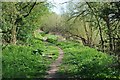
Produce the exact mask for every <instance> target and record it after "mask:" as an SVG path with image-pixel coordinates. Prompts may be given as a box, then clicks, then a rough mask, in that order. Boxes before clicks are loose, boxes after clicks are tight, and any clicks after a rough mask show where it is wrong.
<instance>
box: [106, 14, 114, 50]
mask: <svg viewBox="0 0 120 80" xmlns="http://www.w3.org/2000/svg"><path fill="white" fill-rule="evenodd" d="M106 25H107V28H108V37H109V47H110V48H109V50H110V51H113V47H112V35H111V28H110V22H109V17H108V15H107V16H106Z"/></svg>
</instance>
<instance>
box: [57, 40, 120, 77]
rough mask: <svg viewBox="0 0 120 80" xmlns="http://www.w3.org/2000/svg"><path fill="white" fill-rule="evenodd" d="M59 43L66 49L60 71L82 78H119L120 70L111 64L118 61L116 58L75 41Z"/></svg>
mask: <svg viewBox="0 0 120 80" xmlns="http://www.w3.org/2000/svg"><path fill="white" fill-rule="evenodd" d="M57 45H59V46H61V48H62V49H63V50H64V53H65V55H64V59H63V63H62V65H61V67H60V71H59V72H60V73H63V74H67V76H68V77H82V78H92V77H94V78H95V77H100V78H111V77H112V78H118V77H120V75H119V72H118V70H116V69H115V68H114V67H113V68H111V67H110V66H111V65H112V64H114V63H115V62H116V58H115V57H113V56H110V55H108V54H106V53H102V52H98V51H97V50H95V49H92V48H89V47H84V46H82V45H80V43H75V42H59V43H57Z"/></svg>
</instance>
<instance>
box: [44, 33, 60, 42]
mask: <svg viewBox="0 0 120 80" xmlns="http://www.w3.org/2000/svg"><path fill="white" fill-rule="evenodd" d="M45 37H47V41H48V42H50V43H56V42H57V39H58V37H57V36H56V35H50V34H47V35H46V36H45Z"/></svg>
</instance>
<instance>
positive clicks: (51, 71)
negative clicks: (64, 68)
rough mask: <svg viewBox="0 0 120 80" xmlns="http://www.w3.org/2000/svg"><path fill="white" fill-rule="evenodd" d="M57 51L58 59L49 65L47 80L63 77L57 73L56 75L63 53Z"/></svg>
mask: <svg viewBox="0 0 120 80" xmlns="http://www.w3.org/2000/svg"><path fill="white" fill-rule="evenodd" d="M58 49H59V56H58V58H57V59H56V60H55V61H54V62H53V63H52V64H51V65H50V69H49V70H48V71H47V73H48V75H47V76H46V78H47V79H48V80H50V79H52V78H62V77H63V76H62V75H60V74H59V73H57V71H58V68H59V65H60V64H61V63H62V59H63V56H64V52H63V50H62V49H60V48H59V47H58Z"/></svg>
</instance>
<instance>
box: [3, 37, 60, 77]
mask: <svg viewBox="0 0 120 80" xmlns="http://www.w3.org/2000/svg"><path fill="white" fill-rule="evenodd" d="M53 54H54V55H53ZM2 56H3V57H2V58H3V59H2V69H3V74H2V75H3V78H37V77H39V78H42V77H44V76H45V74H46V70H47V69H48V67H49V64H50V63H51V62H52V61H53V60H55V59H56V58H57V57H58V49H57V48H56V47H55V46H52V45H49V44H48V43H43V42H42V41H40V40H36V39H32V41H31V44H30V45H29V46H18V45H8V46H7V47H6V48H5V49H4V50H3V55H2ZM49 56H51V58H49Z"/></svg>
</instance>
